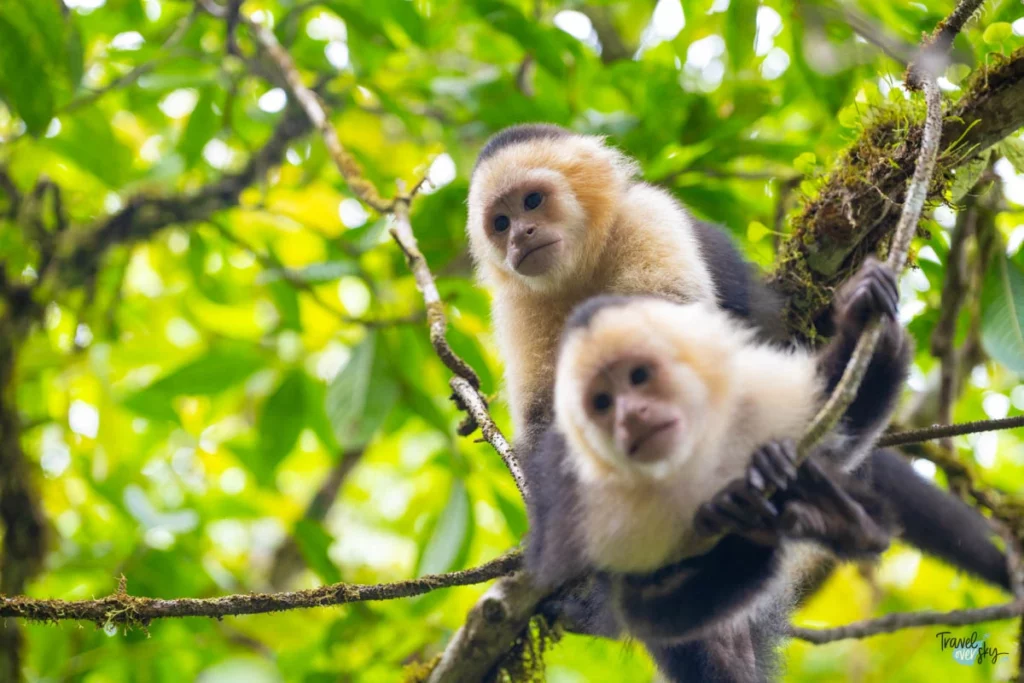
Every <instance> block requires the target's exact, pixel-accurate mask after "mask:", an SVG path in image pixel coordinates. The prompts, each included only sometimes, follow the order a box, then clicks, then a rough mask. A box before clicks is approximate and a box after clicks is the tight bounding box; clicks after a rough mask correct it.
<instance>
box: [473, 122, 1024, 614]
mask: <svg viewBox="0 0 1024 683" xmlns="http://www.w3.org/2000/svg"><path fill="white" fill-rule="evenodd" d="M637 172H638V165H637V164H636V162H635V161H633V160H631V159H630V158H628V157H627V156H625V155H624V154H623V153H622V152H620V151H618V150H616V149H614V148H612V147H610V146H608V145H606V144H605V143H604V141H603V139H601V138H598V137H594V136H587V135H578V134H575V133H572V132H570V131H568V130H565V129H563V128H560V127H558V126H553V125H543V124H540V125H522V126H513V127H511V128H507V129H505V130H503V131H501V132H499V133H497V134H496V135H495V136H494V137H492V138H491V139H490V141H488V143H487V144H486V145H485V146H484V148H483V150H482V151H481V152H480V156H479V158H478V160H477V164H476V167H475V168H474V170H473V175H472V181H471V184H470V190H469V200H468V204H469V220H468V222H467V233H468V237H469V243H470V251H471V252H472V255H473V257H474V260H475V262H476V266H477V271H478V274H479V276H480V278H481V280H482V281H483V282H484V284H485V285H486V286H487V287H488V288H490V289H491V291H492V293H493V295H494V302H493V324H494V332H495V338H496V340H497V343H498V345H499V349H500V351H501V354H502V356H503V358H504V361H505V390H506V392H507V395H508V402H509V407H510V410H511V413H512V419H513V427H514V429H515V436H516V445H517V450H519V452H521V453H528V452H530V450H531V445H532V442H533V440H534V439H535V438H536V437H537V435H539V434H542V433H543V431H544V429H545V428H546V427H547V426H548V424H550V420H551V414H552V405H553V402H552V386H553V380H554V366H555V356H556V352H557V346H558V339H559V337H560V335H561V333H562V329H563V327H564V325H565V322H566V319H567V317H568V315H569V312H570V311H571V310H572V309H573V308H574V307H575V306H576V305H577V304H579V303H580V302H582V301H583V300H584V299H586V298H588V297H591V296H595V295H600V294H620V295H630V294H651V295H658V296H663V297H667V298H669V299H672V300H673V301H677V302H681V303H685V302H699V301H705V302H714V303H717V304H718V306H720V307H721V308H723V309H725V310H727V311H729V312H730V313H732V314H734V315H735V316H737V317H740V318H743V319H745V320H746V321H748V322H749V323H751V324H752V325H753V326H755V327H756V328H757V329H758V330H759V332H760V334H761V336H762V337H764V338H773V339H782V338H783V334H784V327H783V325H782V321H781V314H780V306H779V302H778V299H777V297H775V296H774V294H773V293H771V292H770V291H769V290H768V288H767V287H766V286H765V285H764V284H763V283H762V282H761V281H760V280H759V279H758V278H757V277H756V276H755V274H754V272H753V270H752V268H751V267H750V265H749V264H747V263H746V262H745V261H744V260H743V258H742V257H741V256H740V255H739V253H738V252H737V250H736V249H735V247H734V246H733V244H732V242H731V240H730V239H729V238H728V237H727V236H726V235H725V234H724V233H723V232H722V231H721V230H720V229H718V228H717V227H715V226H714V225H711V224H709V223H704V222H701V221H698V220H696V219H694V218H693V217H692V216H690V215H689V214H688V213H687V212H686V211H685V209H684V208H683V207H682V206H680V205H679V203H678V202H677V201H676V200H675V199H674V198H673V197H672V196H671V195H670V194H668V193H667V192H665V191H664V190H661V189H659V188H656V187H652V186H650V185H647V184H645V183H643V182H640V181H639V180H637V177H636V176H637ZM861 473H862V474H863V476H864V477H865V478H867V479H869V480H870V481H871V482H872V485H873V486H874V488H875V489H876V490H877V491H878V492H879V493H880V494H881V495H883V496H884V497H885V498H886V499H887V500H888V502H889V504H890V505H891V506H892V507H893V508H894V510H895V512H896V514H897V517H898V518H899V521H900V526H901V527H902V528H903V535H904V538H905V540H907V541H908V542H909V543H911V544H913V545H915V546H917V547H918V548H920V549H922V550H924V551H925V552H928V553H931V554H933V555H936V556H938V557H940V558H943V559H945V560H947V561H949V562H951V563H952V564H954V565H955V566H957V567H960V568H962V569H965V570H967V571H968V572H970V573H972V574H975V575H977V576H980V577H982V578H984V579H986V580H988V581H990V582H993V583H995V584H997V585H1000V586H1003V587H1005V588H1008V587H1009V575H1008V573H1007V569H1006V561H1005V557H1004V555H1003V553H1002V552H1001V551H1000V550H999V549H998V548H997V547H996V546H995V545H993V543H992V542H991V541H990V540H989V539H990V536H991V531H990V529H989V528H988V525H987V524H986V522H985V520H984V518H983V517H982V516H981V515H979V514H978V513H977V512H976V511H975V510H973V509H972V508H970V507H969V506H967V505H966V504H964V503H963V502H961V501H960V500H958V499H956V498H954V497H952V496H950V495H949V494H947V493H946V492H944V491H942V490H940V489H938V488H937V487H935V486H933V485H932V484H931V483H929V482H928V481H926V480H925V479H923V478H921V477H920V476H918V475H917V474H916V473H915V472H914V470H913V468H911V466H910V464H909V463H908V462H907V461H906V460H905V459H903V458H902V457H901V456H900V455H899V454H897V453H895V452H893V451H891V450H876V451H874V452H873V453H871V455H870V458H869V460H868V462H867V463H865V467H863V468H862V470H861ZM598 630H599V629H598Z"/></svg>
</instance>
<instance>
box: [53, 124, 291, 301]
mask: <svg viewBox="0 0 1024 683" xmlns="http://www.w3.org/2000/svg"><path fill="white" fill-rule="evenodd" d="M308 130H309V122H308V121H307V120H306V117H305V115H304V114H303V113H302V112H300V111H298V110H297V109H296V108H295V107H289V108H288V109H286V110H285V113H284V115H283V116H282V117H281V119H280V120H279V121H278V123H277V126H276V127H275V128H274V132H273V133H272V134H271V136H270V138H269V139H268V140H267V141H266V142H265V143H264V144H263V146H262V147H261V148H260V149H259V151H257V152H256V153H255V154H253V155H252V156H251V157H250V159H249V162H248V163H247V164H246V165H245V168H243V169H242V170H241V171H239V172H238V173H234V174H231V175H225V176H223V177H221V178H220V179H219V180H217V181H215V182H212V183H209V184H207V185H204V186H202V187H201V188H199V189H198V190H197V191H195V192H192V193H190V194H180V195H170V196H144V195H140V196H136V197H133V198H132V199H131V200H129V201H128V203H127V204H126V205H125V207H124V208H122V209H121V210H120V211H118V212H117V213H115V214H113V215H111V216H109V217H107V218H106V219H104V220H103V221H101V222H100V223H99V224H97V225H96V226H95V227H91V228H79V229H73V230H68V231H67V232H66V233H64V235H62V240H61V242H62V244H61V245H59V247H58V250H57V256H56V257H55V258H54V259H53V262H52V263H51V265H50V268H49V269H48V272H47V273H41V274H40V282H41V283H42V284H44V285H45V286H44V287H43V288H42V289H43V290H44V291H42V292H40V293H39V295H38V296H39V297H41V298H43V299H48V298H52V297H50V296H49V293H50V291H51V290H57V289H67V288H69V287H72V286H75V285H78V284H81V283H82V282H86V281H88V280H89V279H90V278H91V277H92V276H93V275H94V274H95V273H96V272H97V270H98V269H99V266H100V263H101V262H102V258H103V256H104V255H105V254H106V253H107V252H108V251H109V250H110V248H111V247H113V246H116V245H118V244H124V243H131V242H136V241H138V240H142V239H146V238H148V237H150V236H151V235H152V234H153V233H155V232H156V231H158V230H160V229H162V228H165V227H167V226H168V225H172V224H174V223H188V222H195V221H203V220H206V219H208V218H209V217H210V216H211V215H212V214H213V213H214V212H216V211H219V210H221V209H224V208H227V207H231V206H235V205H236V204H237V203H238V198H239V196H240V195H241V193H242V191H243V190H244V189H246V188H247V187H249V186H250V185H251V184H252V183H254V182H255V181H256V180H258V179H260V178H262V177H263V175H264V174H265V173H266V172H267V171H268V170H269V169H270V168H271V167H274V166H277V165H278V164H279V163H280V162H281V159H282V158H283V157H284V153H285V150H287V148H288V145H290V144H291V143H292V141H293V140H295V139H296V138H298V137H300V136H302V135H304V134H305V133H306V132H307V131H308Z"/></svg>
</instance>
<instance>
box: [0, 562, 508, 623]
mask: <svg viewBox="0 0 1024 683" xmlns="http://www.w3.org/2000/svg"><path fill="white" fill-rule="evenodd" d="M520 563H521V558H520V554H519V552H518V551H516V550H513V551H512V552H509V553H506V554H505V555H502V556H501V557H499V558H497V559H495V560H492V561H490V562H488V563H487V564H482V565H480V566H479V567H474V568H472V569H466V570H463V571H459V572H451V573H449V574H429V575H427V576H421V577H420V578H418V579H411V580H409V581H397V582H395V583H380V584H372V585H367V584H348V583H336V584H332V585H330V586H322V587H320V588H313V589H309V590H301V591H289V592H285V593H250V594H249V595H227V596H224V597H219V598H177V599H174V600H163V599H160V598H143V597H135V596H132V595H128V593H127V591H126V590H125V589H124V588H125V587H124V579H123V578H122V582H121V586H120V587H119V589H118V591H117V592H116V593H114V594H113V595H109V596H107V597H105V598H100V599H99V600H75V601H70V602H69V601H65V600H33V599H31V598H25V597H17V598H0V617H15V618H20V619H32V620H38V621H51V622H57V621H67V620H80V621H91V622H93V623H94V624H96V625H98V626H104V625H106V624H111V623H113V624H125V625H128V626H131V625H138V624H142V625H145V624H147V623H149V622H150V621H152V620H153V619H167V618H172V617H213V618H217V619H219V618H221V617H226V616H237V615H240V614H266V613H268V612H283V611H286V610H293V609H302V608H308V607H326V606H329V605H344V604H346V603H350V602H367V601H370V600H394V599H396V598H408V597H412V596H414V595H423V594H424V593H430V592H431V591H435V590H437V589H439V588H450V587H452V586H468V585H471V584H475V583H483V582H485V581H490V580H491V579H495V578H497V577H499V576H505V575H507V574H510V573H512V572H514V571H516V570H517V569H518V568H519V565H520Z"/></svg>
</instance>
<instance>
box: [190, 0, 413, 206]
mask: <svg viewBox="0 0 1024 683" xmlns="http://www.w3.org/2000/svg"><path fill="white" fill-rule="evenodd" d="M196 3H197V4H198V5H199V6H200V7H202V8H203V10H204V11H206V12H207V13H209V14H211V15H213V16H215V17H218V18H221V19H226V20H229V21H230V20H231V19H232V15H231V13H230V12H229V11H228V10H227V9H225V8H222V7H218V6H217V5H216V4H214V2H213V0H196ZM237 20H238V22H239V23H240V24H242V25H244V26H245V27H246V28H247V29H248V30H249V32H250V33H251V34H252V37H253V40H255V41H256V44H257V45H258V46H259V48H260V50H261V51H262V52H263V53H264V54H265V55H266V56H267V57H268V58H269V59H270V60H271V61H272V62H273V63H274V65H275V66H276V67H277V68H278V70H280V72H281V75H282V76H283V77H284V83H285V87H286V89H287V90H288V94H289V95H291V98H292V101H294V102H296V103H298V105H299V106H300V107H301V108H302V111H304V112H305V113H306V116H307V117H308V118H309V120H310V121H311V122H312V124H313V128H315V129H316V131H317V132H318V133H319V134H320V137H321V138H322V139H323V141H324V145H325V146H326V147H327V153H328V154H329V155H330V157H331V160H332V161H333V162H334V165H335V166H337V167H338V170H339V171H341V175H342V177H343V178H344V179H345V182H346V183H348V186H349V188H350V189H351V190H352V192H353V193H354V194H355V195H356V196H357V197H359V199H360V200H362V201H363V202H364V203H365V204H367V205H369V206H371V207H373V209H375V210H376V211H377V212H378V213H387V212H388V211H391V210H392V208H393V207H394V201H389V200H386V199H384V198H382V197H381V196H380V194H379V193H378V192H377V188H376V187H374V185H373V183H371V182H370V181H369V180H367V179H366V177H365V176H364V175H363V171H362V169H361V168H360V167H359V163H358V162H357V161H356V160H355V158H354V157H353V156H352V155H351V154H349V153H348V152H347V151H346V150H345V148H344V147H343V146H342V144H341V140H339V139H338V133H337V131H336V130H334V126H332V125H331V122H330V119H329V117H328V115H327V110H326V109H325V108H324V105H323V104H322V103H321V102H320V98H319V97H318V96H317V94H316V93H315V92H313V90H312V89H311V88H307V87H306V86H305V84H303V82H302V75H301V74H300V73H299V69H298V67H297V66H295V62H294V61H293V60H292V58H291V55H289V54H288V51H287V50H285V48H284V47H283V46H282V45H281V43H279V42H278V40H277V36H275V35H274V32H273V31H271V30H270V29H267V28H264V27H263V26H261V25H260V24H257V23H256V22H255V21H253V20H252V19H250V18H249V17H248V16H246V15H245V14H244V13H239V14H238V16H237Z"/></svg>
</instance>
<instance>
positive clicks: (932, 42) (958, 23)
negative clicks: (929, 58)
mask: <svg viewBox="0 0 1024 683" xmlns="http://www.w3.org/2000/svg"><path fill="white" fill-rule="evenodd" d="M984 3H985V0H960V2H959V3H957V6H956V7H955V8H954V9H953V12H952V13H951V14H950V15H949V16H948V17H946V18H945V19H943V20H942V21H940V22H939V23H938V25H937V26H936V27H935V30H934V31H932V34H931V36H929V37H928V39H927V40H925V43H924V46H925V48H927V49H928V50H931V51H935V52H943V53H944V52H948V51H949V49H950V48H951V47H952V46H953V39H954V38H956V36H957V34H958V33H960V31H962V30H963V29H964V26H966V25H967V22H968V21H970V19H971V17H973V16H974V14H975V13H976V12H977V11H978V10H979V9H980V8H981V6H982V5H983V4H984Z"/></svg>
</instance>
